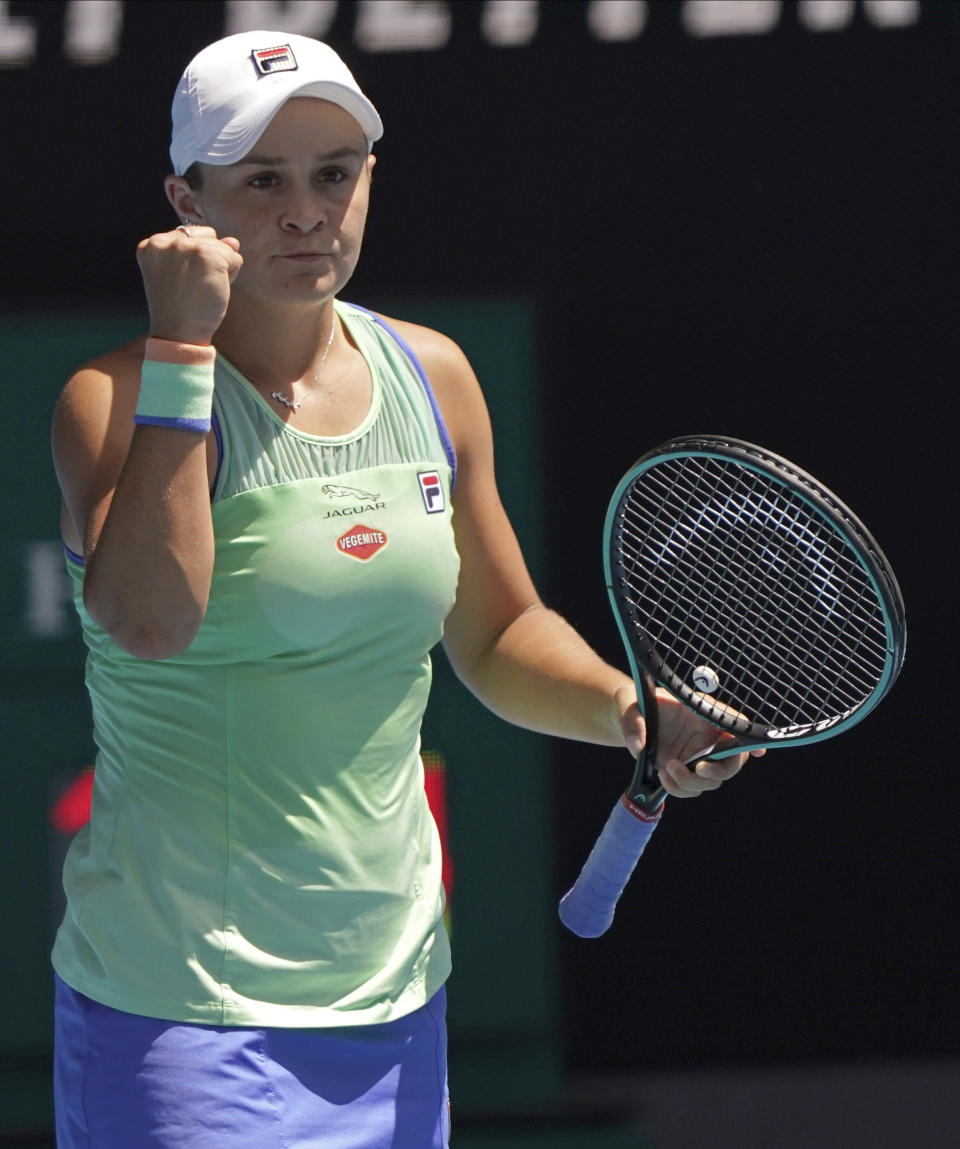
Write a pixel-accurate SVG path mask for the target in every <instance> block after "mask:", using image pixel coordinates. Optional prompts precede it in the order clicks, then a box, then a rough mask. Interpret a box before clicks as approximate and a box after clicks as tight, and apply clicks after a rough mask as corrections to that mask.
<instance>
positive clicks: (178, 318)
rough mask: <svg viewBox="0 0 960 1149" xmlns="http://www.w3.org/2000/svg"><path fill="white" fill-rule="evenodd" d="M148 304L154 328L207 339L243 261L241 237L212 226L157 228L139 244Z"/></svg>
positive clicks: (160, 335) (160, 333)
mask: <svg viewBox="0 0 960 1149" xmlns="http://www.w3.org/2000/svg"><path fill="white" fill-rule="evenodd" d="M137 262H138V263H139V265H140V274H141V275H142V276H143V286H144V290H145V291H146V295H147V306H148V307H149V309H150V334H151V335H153V336H154V337H155V338H157V339H172V340H174V341H176V342H179V343H197V344H203V345H206V344H209V343H210V342H211V340H212V339H213V334H214V332H215V331H216V330H217V328H218V327H219V326H220V324H221V322H222V321H223V317H224V315H225V314H226V310H227V304H228V303H229V302H230V285H231V284H232V283H233V281H234V279H236V277H237V273H238V272H239V270H240V268H241V267H242V266H243V256H242V255H241V254H240V243H239V241H238V240H236V239H234V237H233V236H231V235H228V236H224V237H223V238H222V239H221V238H218V236H217V233H216V232H215V231H214V230H213V228H212V227H203V226H202V225H199V224H191V225H190V227H189V228H188V229H187V230H183V229H180V228H178V229H175V230H174V231H164V232H159V233H158V234H157V235H151V236H150V237H149V238H147V239H145V240H142V241H141V242H140V243H139V244H138V245H137Z"/></svg>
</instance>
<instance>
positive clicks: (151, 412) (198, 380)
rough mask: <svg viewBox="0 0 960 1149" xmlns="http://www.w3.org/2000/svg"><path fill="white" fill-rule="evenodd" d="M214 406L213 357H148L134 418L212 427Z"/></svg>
mask: <svg viewBox="0 0 960 1149" xmlns="http://www.w3.org/2000/svg"><path fill="white" fill-rule="evenodd" d="M212 410H213V361H212V360H211V361H210V362H209V363H164V362H161V361H159V360H156V359H144V361H143V367H142V368H141V371H140V396H139V398H138V399H137V410H136V414H135V415H134V417H133V421H134V422H135V423H139V424H147V425H148V426H152V427H179V428H181V429H183V430H186V431H200V432H202V433H205V432H207V431H209V430H210V418H211V413H212Z"/></svg>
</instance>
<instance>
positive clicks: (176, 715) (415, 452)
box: [53, 303, 459, 1027]
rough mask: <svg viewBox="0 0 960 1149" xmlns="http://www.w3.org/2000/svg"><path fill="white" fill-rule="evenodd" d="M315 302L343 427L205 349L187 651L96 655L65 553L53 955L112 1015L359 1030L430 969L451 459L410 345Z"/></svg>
mask: <svg viewBox="0 0 960 1149" xmlns="http://www.w3.org/2000/svg"><path fill="white" fill-rule="evenodd" d="M337 312H338V314H339V315H340V317H341V319H342V321H343V323H344V324H345V326H346V328H347V330H348V331H349V333H350V335H351V336H352V338H353V339H354V341H355V343H356V344H357V346H358V347H359V349H360V351H361V352H362V354H363V355H364V358H365V359H366V360H367V363H368V366H369V368H370V372H371V378H372V380H373V399H372V403H371V406H370V410H369V412H368V414H367V417H366V418H365V419H364V421H363V423H362V425H361V426H360V427H358V428H357V429H356V431H354V432H353V433H351V434H349V435H344V436H341V437H338V438H332V439H328V438H318V437H316V436H311V435H305V434H303V433H301V432H298V431H295V430H292V429H291V428H289V427H287V426H286V425H285V424H284V423H283V421H282V420H280V419H279V418H277V416H276V415H275V414H274V413H273V412H272V411H271V410H270V408H269V407H268V406H267V404H266V403H265V402H264V401H263V399H262V398H261V397H260V395H259V394H258V393H257V392H256V391H255V390H254V388H253V387H251V386H250V385H249V383H247V382H246V380H244V379H243V378H242V376H240V375H239V374H238V373H237V372H236V371H235V370H234V369H233V368H232V367H231V366H230V364H228V363H226V362H225V361H224V360H223V359H222V358H221V359H219V360H218V362H217V367H216V395H215V401H214V413H215V425H216V428H217V430H218V437H219V440H220V444H221V457H222V462H221V466H220V469H219V473H218V476H217V479H216V483H215V487H214V493H213V523H214V531H215V536H216V562H215V567H214V573H213V583H212V591H211V596H210V604H209V607H208V609H207V614H206V618H205V620H204V622H203V625H202V626H201V628H200V631H199V633H198V635H197V637H196V639H195V640H194V642H193V643H192V645H191V646H190V647H189V649H188V650H187V651H185V652H184V653H183V654H182V655H179V656H177V657H174V658H170V659H167V660H165V661H161V662H155V661H154V662H151V661H145V660H141V659H136V658H134V657H132V656H131V655H128V654H126V653H124V652H123V651H122V650H120V649H119V648H118V647H117V646H116V645H115V644H114V643H113V642H112V641H111V639H110V638H109V637H108V636H107V635H106V634H105V632H104V631H102V630H101V629H100V628H99V627H97V625H96V624H95V623H93V621H92V620H91V619H90V618H89V616H88V615H87V614H86V612H85V611H84V610H83V606H82V601H81V599H80V590H81V584H82V577H83V574H82V566H81V565H80V564H79V563H78V562H76V561H70V560H68V566H69V567H70V569H71V573H72V575H73V578H74V580H75V585H76V601H77V607H78V610H79V611H80V616H81V621H82V624H83V632H84V636H85V639H86V642H87V645H88V647H89V656H88V660H87V676H86V677H87V685H88V688H89V691H90V695H91V699H92V703H93V716H94V728H95V737H96V741H97V746H98V751H99V753H98V758H97V763H96V771H95V779H96V781H95V787H94V797H93V816H92V819H91V822H90V824H89V825H88V826H87V827H86V828H85V829H84V830H83V831H81V833H80V834H78V836H77V838H76V839H75V841H74V842H73V843H72V846H71V849H70V851H69V854H68V857H67V861H66V866H65V886H66V891H67V897H68V909H67V913H66V917H65V919H64V922H63V924H62V926H61V928H60V931H59V933H58V936H57V939H56V943H55V946H54V952H53V961H54V966H55V968H56V970H57V972H58V973H59V974H60V975H61V977H63V978H64V980H65V981H66V982H68V983H69V984H70V985H72V986H73V987H74V988H75V989H77V990H79V991H80V992H81V993H83V994H86V995H87V996H88V997H91V998H93V999H94V1000H96V1001H99V1002H102V1003H104V1004H106V1005H110V1006H113V1007H114V1008H117V1009H121V1010H125V1011H128V1012H132V1013H138V1014H145V1015H148V1016H153V1017H161V1018H169V1019H171V1020H176V1021H183V1022H200V1023H208V1024H216V1025H250V1026H303V1027H313V1026H333V1025H359V1024H368V1023H372V1022H382V1021H388V1020H390V1019H392V1018H394V1017H398V1016H401V1015H402V1014H404V1013H408V1012H410V1011H411V1010H413V1009H416V1008H418V1007H419V1006H420V1005H422V1004H423V1003H424V1002H425V1001H427V1000H428V999H429V998H430V996H431V995H432V994H433V993H434V992H435V991H436V990H437V989H438V988H439V987H440V985H441V984H442V983H443V981H444V980H445V979H446V977H447V975H448V973H449V968H450V954H449V946H448V941H447V936H446V932H445V930H444V928H443V920H442V919H443V890H442V886H441V882H440V864H441V860H440V845H439V841H438V835H437V831H436V827H435V825H434V822H433V819H432V817H431V815H430V812H429V809H428V806H427V802H426V797H425V793H424V786H423V769H422V765H421V762H420V758H419V730H420V722H421V718H422V715H423V711H424V708H425V706H426V701H427V694H428V691H429V686H430V674H431V671H430V658H429V655H428V651H429V650H430V648H431V647H432V646H433V645H434V644H435V643H437V642H438V641H439V639H440V637H441V634H442V628H443V620H444V618H445V617H446V615H447V613H448V612H449V610H450V608H451V607H452V605H453V601H454V596H455V592H456V584H457V575H458V570H459V564H458V559H457V554H456V550H455V547H454V540H453V530H452V522H451V509H450V488H451V465H450V464H451V462H452V455H451V453H450V452H449V446H448V444H447V442H446V438H445V432H444V431H443V428H442V422H441V421H440V420H439V416H438V415H437V412H436V410H435V408H434V405H433V400H432V395H431V394H430V393H429V390H428V384H427V383H426V380H425V378H424V377H422V376H421V375H420V374H419V368H418V365H417V364H416V361H415V360H413V359H412V353H411V354H410V355H408V354H407V353H406V351H405V350H404V348H403V347H401V345H400V344H399V343H398V342H397V340H396V339H395V338H394V337H393V336H392V335H391V334H390V333H389V332H388V330H385V329H384V328H383V326H381V325H380V324H379V323H378V322H376V321H375V320H374V319H373V317H372V316H370V315H369V314H368V313H365V312H363V311H362V310H360V309H357V308H353V307H351V306H349V305H346V304H342V303H338V304H337ZM407 350H409V349H407Z"/></svg>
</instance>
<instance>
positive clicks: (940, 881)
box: [0, 0, 960, 1070]
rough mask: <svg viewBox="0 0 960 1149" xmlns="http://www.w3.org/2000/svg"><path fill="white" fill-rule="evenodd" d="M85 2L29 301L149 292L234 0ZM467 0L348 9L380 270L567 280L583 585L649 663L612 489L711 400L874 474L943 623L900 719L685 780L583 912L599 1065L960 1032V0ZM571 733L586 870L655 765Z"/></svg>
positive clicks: (19, 73)
mask: <svg viewBox="0 0 960 1149" xmlns="http://www.w3.org/2000/svg"><path fill="white" fill-rule="evenodd" d="M65 7H66V6H65V5H64V4H62V3H16V2H14V3H11V4H9V5H8V16H12V17H18V16H24V17H26V18H28V19H29V20H31V21H33V22H34V23H35V24H36V25H37V27H38V30H39V39H38V43H37V52H36V58H35V59H34V60H33V61H32V62H31V63H29V64H27V65H25V66H24V67H22V68H20V69H16V70H13V69H11V70H8V71H6V72H3V73H0V99H2V106H3V128H2V132H3V156H4V158H5V161H6V166H5V171H4V177H3V206H4V213H3V215H4V224H5V226H4V248H5V256H4V261H3V275H2V277H0V307H2V309H3V312H4V313H5V314H6V316H8V317H10V316H14V317H15V316H18V315H25V316H26V315H31V314H38V313H42V314H51V313H55V312H58V311H72V310H76V309H79V308H99V309H101V310H103V309H104V308H110V307H116V308H118V309H120V310H126V311H129V310H131V309H132V308H136V307H138V306H139V298H140V288H139V281H138V276H137V272H136V266H135V261H134V258H133V250H134V247H135V244H136V242H137V241H138V240H139V239H140V238H141V236H143V235H144V234H147V233H149V232H150V231H154V230H161V229H166V228H167V227H169V226H171V224H172V222H173V221H172V217H171V215H170V212H169V209H168V208H167V206H166V203H165V201H164V199H163V196H162V191H161V180H162V177H163V175H164V174H165V173H166V171H167V161H166V151H165V148H166V141H167V130H168V108H169V99H170V95H171V94H172V90H173V87H174V85H175V83H176V81H177V78H178V76H179V73H180V71H181V69H182V67H183V66H184V64H185V63H186V61H187V60H188V59H189V57H190V56H191V55H192V54H193V53H194V52H195V51H197V50H198V49H199V48H200V47H202V46H203V45H204V44H205V43H207V42H209V41H210V40H212V39H215V38H217V37H218V36H220V35H222V34H224V31H225V23H224V19H225V18H224V7H223V5H221V4H219V3H161V2H159V0H149V2H141V3H127V4H125V5H124V24H123V32H122V40H121V51H120V54H119V56H118V57H117V58H116V59H114V60H112V61H110V62H108V63H105V64H102V65H99V66H87V67H78V66H77V65H75V64H72V63H70V62H68V61H67V60H65V59H64V58H63V54H62V51H61V44H62V26H63V18H64V10H65ZM451 7H452V12H453V27H452V35H451V38H450V40H449V42H448V43H447V44H446V45H445V46H444V47H442V48H440V49H438V50H435V51H408V52H385V53H382V54H381V53H377V54H374V53H370V52H364V51H362V50H361V49H360V48H359V47H358V46H357V44H356V43H355V39H354V35H353V28H354V20H355V17H356V5H354V4H350V3H341V4H340V5H339V6H338V9H337V15H336V18H335V23H334V25H333V28H332V30H331V31H330V32H329V33H328V34H327V37H326V38H327V39H329V40H330V41H331V42H332V43H333V44H334V45H335V46H336V47H337V48H338V49H339V50H340V51H341V52H342V54H343V55H344V56H345V57H346V59H347V60H348V62H349V63H350V65H351V67H352V68H353V70H354V72H355V74H356V76H357V78H358V80H359V81H360V83H361V85H362V86H363V87H364V89H365V90H366V91H367V93H368V94H369V95H370V96H371V98H372V99H373V100H374V102H375V103H376V104H377V105H378V107H379V109H380V111H381V113H382V115H383V119H384V122H385V126H386V134H385V136H384V138H383V140H382V141H381V143H380V144H378V145H377V148H376V151H377V154H378V157H379V159H378V164H377V169H376V186H375V194H374V201H373V209H372V215H371V219H370V224H369V231H368V238H367V246H366V251H365V255H364V258H363V260H362V262H361V269H360V271H359V272H358V274H357V276H356V278H355V280H354V282H353V284H352V285H351V288H350V290H349V292H348V293H347V296H348V298H351V299H355V300H356V301H357V302H362V303H364V304H366V305H368V306H372V307H377V306H385V305H386V301H390V302H391V306H393V301H396V300H398V299H400V300H404V299H406V300H409V301H410V304H411V306H414V305H416V304H417V303H418V302H421V301H425V300H435V299H437V298H444V297H450V298H456V299H461V300H462V299H466V300H470V299H472V298H473V299H477V300H483V299H489V298H491V297H495V298H500V297H503V298H524V299H527V300H529V301H531V302H532V304H533V305H534V307H535V309H536V315H537V325H538V351H539V377H538V380H537V384H536V385H537V387H538V388H539V399H540V414H539V418H538V423H539V425H538V427H537V428H536V429H531V432H530V433H531V436H532V435H533V434H534V430H535V431H536V434H537V435H539V436H540V437H541V441H542V457H543V459H544V473H543V476H542V481H543V486H542V499H543V506H544V536H545V538H546V546H547V562H546V570H545V573H544V574H543V576H542V578H541V584H542V585H541V590H542V592H543V594H544V596H545V598H546V599H547V600H548V601H549V602H550V603H551V604H552V605H554V606H556V607H557V608H558V609H559V610H560V611H561V612H563V613H564V614H565V615H567V617H569V618H570V619H571V620H572V621H573V622H574V623H575V625H577V626H578V627H579V628H580V629H581V630H582V632H583V633H584V634H585V635H586V636H587V637H588V639H589V640H590V641H591V642H592V643H594V644H595V645H596V646H597V648H598V649H600V650H601V651H602V652H603V653H604V654H605V655H607V656H608V657H610V658H612V659H614V660H616V661H618V662H620V661H621V655H620V652H619V649H618V640H617V637H616V633H615V630H614V626H613V624H612V621H611V620H610V618H609V615H608V611H607V606H606V601H605V594H604V591H603V586H602V572H601V567H600V557H599V556H600V534H601V527H602V519H603V512H604V508H605V505H606V501H607V499H608V497H609V494H610V492H611V490H612V488H613V486H614V485H615V483H616V481H617V479H618V478H619V476H620V474H621V473H622V472H623V471H624V470H625V469H626V467H627V466H628V465H629V464H630V463H631V462H632V461H633V459H634V458H635V457H636V456H638V455H639V454H641V453H642V452H643V451H644V450H646V449H647V448H648V447H650V446H652V445H654V444H656V443H657V442H659V441H661V440H663V439H665V438H667V437H668V436H671V435H674V434H680V433H687V432H702V431H711V432H718V433H725V434H730V435H734V436H737V437H740V438H745V439H752V440H754V441H756V442H759V443H761V444H763V445H765V446H767V447H769V448H772V449H773V450H775V451H778V452H780V453H781V454H785V455H787V456H788V457H790V458H792V459H794V460H795V461H796V462H797V463H799V464H800V465H801V466H802V467H804V468H806V469H807V470H809V471H812V472H813V473H815V474H817V475H818V476H819V477H820V478H821V479H823V480H824V481H825V482H826V483H828V484H829V485H830V486H832V487H833V488H834V489H835V490H836V491H837V492H838V493H839V494H840V495H841V496H842V497H844V498H845V499H846V500H847V501H848V502H849V503H850V504H851V505H852V506H853V507H854V509H855V510H856V511H857V512H858V513H859V514H860V515H861V517H863V518H864V519H865V520H866V521H867V522H868V524H869V525H870V526H871V529H872V530H873V532H874V534H876V535H877V537H878V539H879V541H880V543H881V545H882V546H883V548H884V549H885V551H886V552H887V554H888V557H889V558H890V559H891V561H892V563H893V565H894V568H895V569H896V570H897V572H898V574H899V576H900V579H901V583H902V586H903V591H904V597H905V599H906V603H907V615H908V620H909V624H910V629H911V637H910V644H909V649H908V656H907V664H906V668H905V671H904V674H903V677H902V679H901V681H900V683H899V684H898V685H897V687H896V689H895V691H894V693H893V694H892V695H891V697H890V699H889V700H888V701H887V702H886V703H885V704H884V705H883V707H881V709H880V710H878V711H877V712H876V714H874V715H873V716H871V718H870V719H869V721H868V722H867V723H865V724H864V725H863V726H861V727H858V728H857V729H856V730H855V731H853V732H851V733H850V734H848V735H846V736H844V737H843V738H842V739H840V740H837V741H834V742H828V743H826V744H823V745H822V746H820V747H816V748H805V749H793V750H786V751H782V752H780V753H775V754H771V755H769V756H768V757H767V758H766V759H765V760H763V761H762V762H758V763H753V764H751V765H750V766H749V768H748V770H747V771H745V774H744V776H743V777H741V778H739V779H738V780H736V781H735V782H733V783H731V784H729V785H728V786H726V787H724V788H723V790H722V791H721V792H720V793H719V794H716V795H710V796H708V797H706V798H704V799H703V800H702V801H698V802H688V803H683V804H680V803H677V805H676V806H674V805H673V804H672V803H671V806H670V808H669V810H668V812H667V814H668V817H667V820H666V822H665V824H664V825H663V826H662V827H661V829H660V831H659V832H658V836H657V838H656V839H655V840H654V842H653V844H652V845H651V847H650V849H649V850H648V853H647V855H646V856H645V859H644V862H643V866H642V870H641V871H640V872H638V875H637V879H636V880H635V882H634V884H633V885H632V887H631V889H630V890H629V892H628V894H627V895H626V896H625V898H624V901H623V903H622V906H621V908H620V910H619V913H618V918H617V923H616V926H615V928H614V930H613V931H612V932H611V933H610V934H609V935H608V936H607V937H605V938H604V939H602V940H599V941H596V942H590V943H588V942H582V941H578V940H576V939H573V938H571V937H568V936H562V937H560V936H559V929H558V942H557V945H558V953H559V969H560V987H561V994H562V997H561V1004H560V1007H559V1013H560V1023H561V1026H562V1028H563V1034H564V1048H565V1053H566V1059H567V1063H568V1065H569V1066H570V1068H572V1069H574V1070H602V1069H609V1068H622V1067H628V1066H653V1065H657V1066H669V1065H672V1064H681V1063H682V1064H687V1065H690V1064H697V1065H701V1064H702V1065H708V1064H715V1063H721V1062H726V1063H731V1062H737V1063H751V1062H759V1061H765V1062H770V1061H771V1060H777V1059H780V1060H783V1061H784V1062H788V1061H789V1062H797V1061H804V1060H822V1059H834V1058H841V1057H856V1058H863V1057H866V1058H870V1057H878V1058H886V1057H891V1056H893V1057H907V1058H910V1057H925V1056H930V1055H933V1056H937V1055H947V1054H952V1055H956V1054H957V1053H960V989H958V979H957V976H956V965H957V953H958V937H957V933H958V931H957V926H956V921H957V907H958V905H960V867H958V862H957V848H956V841H957V821H958V809H960V780H958V774H957V770H956V765H957V752H956V747H955V738H954V727H955V721H954V719H953V713H952V712H953V709H954V707H955V701H954V699H955V695H956V679H957V675H956V671H955V666H954V658H955V646H956V623H955V617H954V614H955V612H954V610H953V608H952V599H953V596H954V592H955V585H956V567H955V565H954V562H953V559H952V555H953V545H952V544H953V535H954V533H955V523H956V515H955V511H954V482H953V472H954V465H955V460H954V458H953V455H952V452H951V449H950V448H949V441H950V439H951V438H952V437H953V431H954V424H955V422H956V416H957V404H956V400H955V398H954V379H955V373H956V369H957V365H958V356H957V346H956V337H955V330H956V323H955V319H954V309H955V289H954V280H955V265H956V257H957V226H956V220H955V214H956V203H957V197H958V192H960V172H958V162H957V126H958V112H960V85H958V82H957V81H958V63H957V61H958V51H960V11H958V8H957V5H956V4H954V3H951V2H946V0H934V2H930V0H927V2H924V3H922V4H920V6H919V12H920V15H919V19H918V20H917V21H916V22H915V23H913V24H910V25H908V26H905V27H901V28H884V27H879V26H878V25H877V24H876V23H875V22H873V21H872V20H871V19H869V18H868V15H869V14H868V13H867V12H866V10H865V8H864V6H863V5H862V4H858V5H857V6H856V9H855V11H854V13H853V17H852V19H851V20H850V22H849V23H848V24H847V25H846V26H845V27H843V28H840V29H838V30H836V31H833V32H815V31H812V30H810V28H809V27H806V26H804V23H803V21H802V20H801V18H800V9H799V7H798V5H796V4H794V3H789V2H788V3H784V4H783V6H782V9H781V11H780V16H779V19H778V21H777V22H776V25H775V27H774V28H773V29H772V30H771V31H769V32H768V33H766V34H764V35H754V36H735V37H716V38H704V39H701V38H697V37H694V36H692V35H690V34H689V32H687V31H685V30H684V25H683V20H682V5H680V4H675V3H669V2H666V0H654V3H652V4H650V5H649V6H648V12H647V17H648V18H647V23H646V26H645V27H644V29H643V31H642V33H641V35H640V36H639V37H637V38H636V39H634V40H632V41H629V42H626V43H621V44H615V43H600V42H598V41H597V40H596V39H595V38H594V37H592V36H591V34H590V32H589V30H588V28H587V24H586V8H587V6H586V5H585V4H581V3H576V2H562V0H560V2H558V0H554V2H551V3H546V4H542V5H540V8H539V15H540V25H539V29H538V31H537V34H536V36H535V37H534V39H533V40H532V41H531V42H530V43H529V44H526V45H523V46H518V47H513V48H504V47H497V46H494V45H491V44H490V43H488V42H486V41H485V39H484V37H483V36H482V34H481V31H480V28H481V15H482V8H483V6H482V5H481V4H476V3H470V2H465V0H459V2H456V3H454V4H453V5H452V6H451ZM5 383H6V386H7V390H8V411H12V410H13V408H19V409H20V411H21V413H22V411H23V406H22V404H23V402H24V397H23V395H22V394H18V391H17V387H16V381H15V380H13V381H11V380H9V379H7V380H6V381H5ZM512 433H514V434H516V435H517V436H521V437H522V436H523V435H524V434H525V429H524V428H523V427H516V428H512ZM501 485H502V486H503V487H504V489H505V496H507V495H508V494H509V485H510V476H509V475H501ZM552 753H553V758H554V780H555V783H556V791H555V793H556V799H555V808H554V809H553V810H552V811H551V812H550V813H551V816H552V819H553V824H554V827H555V836H556V864H555V889H554V890H552V891H551V895H554V894H559V893H560V892H562V890H563V889H565V888H566V886H567V885H568V884H569V883H570V881H571V880H572V878H573V877H574V876H575V874H576V872H577V870H578V868H579V865H580V863H581V861H582V858H583V856H584V855H585V852H586V851H587V849H588V848H589V845H590V843H591V841H592V839H593V836H594V835H595V833H596V832H597V830H598V829H599V827H600V825H602V823H603V820H604V818H605V817H606V814H607V811H608V809H609V807H610V805H611V803H612V802H613V801H614V800H615V798H616V796H617V794H618V792H619V790H620V789H621V788H622V786H623V784H624V782H625V781H626V778H627V776H628V773H629V768H628V766H629V764H628V762H627V761H626V760H625V757H624V756H623V755H618V754H617V753H616V752H613V751H603V750H596V749H592V748H589V747H580V746H575V745H571V744H561V743H556V744H554V746H553V751H552ZM517 768H518V769H522V763H518V764H517Z"/></svg>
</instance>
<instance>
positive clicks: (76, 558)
mask: <svg viewBox="0 0 960 1149" xmlns="http://www.w3.org/2000/svg"><path fill="white" fill-rule="evenodd" d="M63 553H64V554H65V555H66V556H67V558H68V559H69V560H70V561H71V562H72V563H76V564H77V566H78V567H82V566H86V564H87V560H86V559H85V558H84V557H83V555H78V554H77V552H76V551H72V550H71V549H70V548H69V547H68V546H67V544H66V543H64V544H63Z"/></svg>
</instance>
